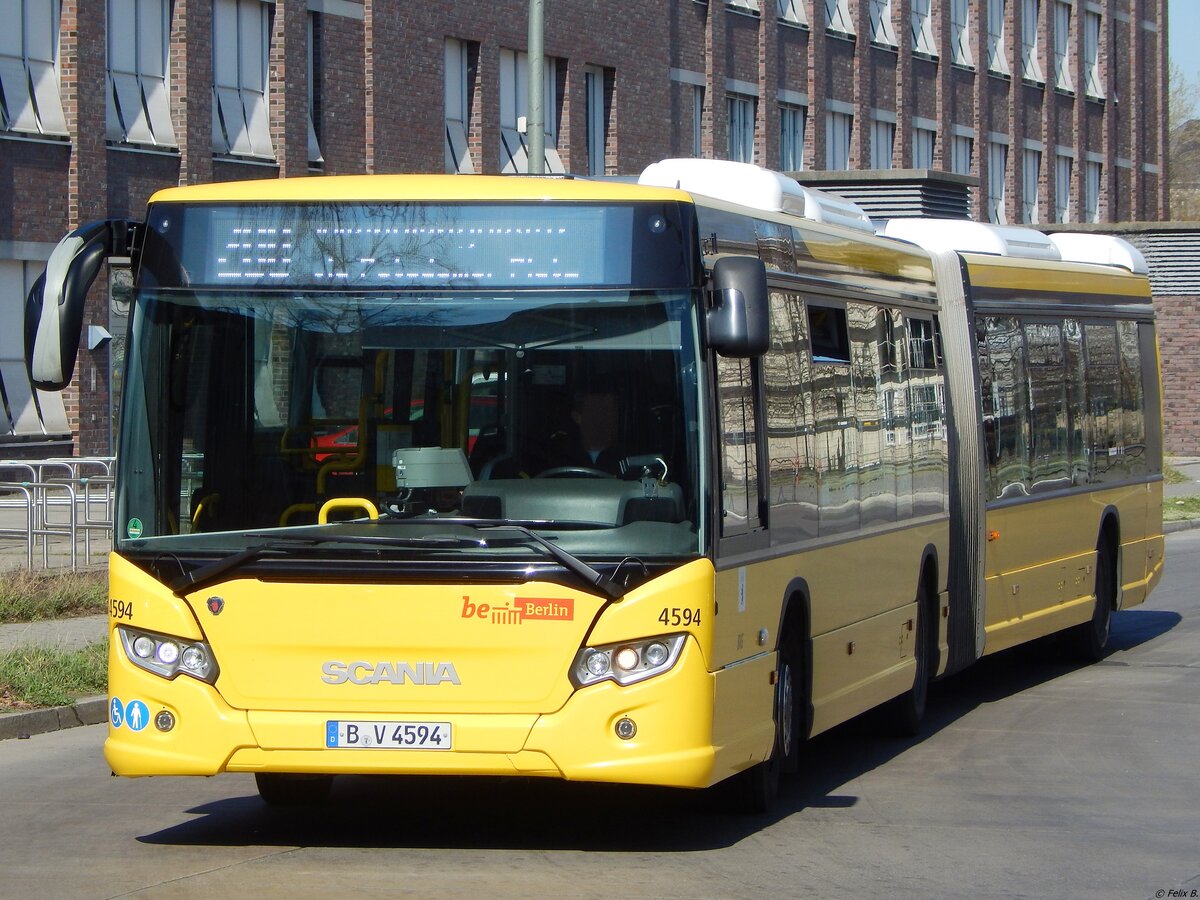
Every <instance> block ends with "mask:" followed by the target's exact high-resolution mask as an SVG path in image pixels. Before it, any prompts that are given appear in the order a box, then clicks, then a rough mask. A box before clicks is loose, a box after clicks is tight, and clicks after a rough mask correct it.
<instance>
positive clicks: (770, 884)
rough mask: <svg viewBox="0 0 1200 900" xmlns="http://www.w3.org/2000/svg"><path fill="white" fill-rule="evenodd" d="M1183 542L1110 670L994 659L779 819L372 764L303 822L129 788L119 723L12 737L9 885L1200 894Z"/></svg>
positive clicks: (1193, 569) (0, 845)
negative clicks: (377, 772)
mask: <svg viewBox="0 0 1200 900" xmlns="http://www.w3.org/2000/svg"><path fill="white" fill-rule="evenodd" d="M1167 546H1168V556H1167V565H1168V573H1167V576H1166V578H1165V580H1164V584H1163V586H1162V587H1161V588H1160V589H1159V590H1158V592H1157V593H1156V594H1155V595H1154V597H1153V598H1152V600H1151V602H1150V603H1149V604H1147V605H1146V606H1144V607H1140V608H1138V609H1135V610H1130V611H1127V612H1124V613H1120V614H1118V615H1117V616H1116V617H1115V619H1114V623H1113V643H1114V650H1113V652H1112V653H1111V654H1110V656H1109V657H1108V658H1107V659H1106V660H1105V661H1104V662H1102V663H1100V664H1098V665H1094V666H1089V667H1082V668H1081V667H1078V666H1074V665H1067V664H1064V663H1062V662H1059V661H1058V659H1057V656H1056V654H1055V652H1054V650H1055V648H1054V647H1053V646H1050V645H1041V646H1035V647H1031V648H1019V649H1018V650H1016V651H1013V652H1010V653H1006V654H1001V655H1000V656H998V657H994V658H989V659H987V660H985V661H984V662H983V663H981V664H979V665H978V666H976V667H974V668H973V669H971V670H970V671H968V672H966V673H963V674H962V675H959V676H956V677H954V678H951V679H948V680H947V681H945V682H943V683H941V684H939V685H936V686H935V688H934V690H933V695H932V702H931V709H930V717H929V720H928V722H927V726H926V728H925V729H924V731H923V733H922V735H921V737H920V738H918V739H916V740H904V741H901V740H894V739H880V738H877V737H876V736H875V734H874V730H873V727H872V723H871V722H870V721H869V720H862V721H858V722H853V723H850V724H849V725H848V726H845V727H843V728H841V729H838V730H837V731H836V732H834V733H831V734H829V735H825V736H823V737H821V738H818V739H817V740H815V741H813V742H812V744H811V745H810V746H809V747H808V748H807V750H806V755H805V764H804V768H805V774H804V776H803V778H802V779H800V780H797V781H794V782H792V783H790V785H787V786H785V791H784V796H783V798H782V802H781V803H780V804H779V808H778V809H777V810H776V812H775V813H774V814H772V815H770V816H764V817H739V816H732V815H725V814H722V813H720V812H718V811H715V810H714V809H712V808H711V804H709V803H708V802H706V800H705V799H704V798H703V797H702V796H699V795H696V794H686V793H674V792H664V791H656V790H637V789H614V788H603V787H596V786H586V785H585V786H578V785H563V784H557V783H532V784H530V783H524V782H499V781H466V780H421V781H403V780H395V779H367V778H347V779H342V780H341V781H339V783H338V784H337V785H336V786H335V788H334V795H333V799H332V803H331V805H330V806H329V807H327V808H326V809H324V810H321V811H313V812H301V813H295V812H291V813H279V812H276V811H273V810H269V809H268V808H266V807H265V806H264V805H263V804H262V803H261V802H260V801H259V799H258V797H257V794H256V792H255V789H254V782H253V780H252V779H251V778H249V777H244V776H221V777H218V778H214V779H185V778H168V779H141V780H131V779H118V778H111V777H109V774H108V771H107V769H106V768H105V766H104V760H103V757H102V756H101V753H100V744H101V741H102V740H103V737H104V727H103V726H89V727H83V728H75V729H70V730H67V731H61V732H57V733H52V734H45V735H39V736H35V737H34V738H33V739H31V740H26V741H17V740H10V741H4V742H2V743H0V896H3V897H10V896H11V897H22V898H25V897H55V898H58V897H124V896H154V897H160V896H168V895H169V896H171V897H173V898H188V897H205V898H210V897H221V896H225V897H240V896H262V897H280V896H287V897H290V898H298V897H310V896H311V897H317V896H320V897H329V896H347V897H350V896H366V897H373V896H378V897H397V896H421V897H459V896H468V895H473V896H476V897H479V896H487V897H489V898H504V897H520V898H533V897H556V898H557V897H560V896H569V897H598V898H599V897H603V898H606V900H611V898H614V897H617V898H629V897H634V898H640V897H686V898H694V897H714V898H725V897H761V896H766V895H771V894H774V895H778V896H785V897H794V896H813V897H889V898H890V897H922V898H924V897H971V898H976V897H1004V898H1009V897H1037V898H1046V897H1048V898H1057V897H1086V898H1094V897H1121V898H1128V897H1133V898H1143V897H1145V898H1149V897H1155V898H1161V897H1170V896H1182V897H1191V896H1200V598H1198V597H1197V594H1196V591H1195V588H1194V586H1195V585H1196V584H1198V583H1200V531H1188V532H1183V533H1180V534H1176V535H1172V536H1171V537H1169V538H1168V545H1167ZM1172 891H1182V893H1176V894H1172V893H1171V892H1172ZM1193 891H1196V893H1195V894H1194V895H1193V893H1192V892H1193Z"/></svg>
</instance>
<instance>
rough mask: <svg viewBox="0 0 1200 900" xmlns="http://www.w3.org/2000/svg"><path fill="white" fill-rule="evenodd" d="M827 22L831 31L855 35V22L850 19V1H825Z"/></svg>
mask: <svg viewBox="0 0 1200 900" xmlns="http://www.w3.org/2000/svg"><path fill="white" fill-rule="evenodd" d="M825 21H826V23H827V24H828V28H829V30H830V31H837V32H840V33H841V34H854V20H853V19H851V18H850V0H825Z"/></svg>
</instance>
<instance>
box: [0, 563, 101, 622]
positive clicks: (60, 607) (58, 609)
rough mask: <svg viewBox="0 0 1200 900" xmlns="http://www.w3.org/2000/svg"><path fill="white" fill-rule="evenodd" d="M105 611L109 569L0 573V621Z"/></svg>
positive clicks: (34, 619)
mask: <svg viewBox="0 0 1200 900" xmlns="http://www.w3.org/2000/svg"><path fill="white" fill-rule="evenodd" d="M107 611H108V572H107V571H98V572H63V573H61V574H47V573H45V572H30V571H27V570H26V569H15V570H13V571H11V572H4V573H2V574H0V623H3V622H36V621H37V620H38V619H66V618H71V617H73V616H90V615H96V614H98V613H104V612H107Z"/></svg>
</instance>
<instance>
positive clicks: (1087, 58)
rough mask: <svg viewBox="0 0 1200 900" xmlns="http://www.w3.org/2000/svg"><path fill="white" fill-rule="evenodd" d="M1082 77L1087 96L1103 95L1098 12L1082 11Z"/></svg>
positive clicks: (1099, 96) (1098, 96)
mask: <svg viewBox="0 0 1200 900" xmlns="http://www.w3.org/2000/svg"><path fill="white" fill-rule="evenodd" d="M1083 78H1084V82H1085V84H1084V90H1085V91H1086V93H1087V95H1088V96H1089V97H1097V98H1102V97H1104V80H1103V79H1102V78H1101V76H1100V13H1095V12H1091V11H1090V10H1085V11H1084V13H1083Z"/></svg>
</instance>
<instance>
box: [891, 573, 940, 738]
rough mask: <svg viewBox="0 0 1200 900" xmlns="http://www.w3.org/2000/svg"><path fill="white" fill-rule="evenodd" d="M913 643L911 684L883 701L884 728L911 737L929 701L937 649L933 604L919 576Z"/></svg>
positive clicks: (935, 613)
mask: <svg viewBox="0 0 1200 900" xmlns="http://www.w3.org/2000/svg"><path fill="white" fill-rule="evenodd" d="M916 631H917V645H916V647H915V648H914V649H913V658H914V660H915V661H916V663H917V671H916V673H915V674H914V675H913V683H912V687H911V688H909V689H908V690H907V691H905V692H904V693H903V694H901V695H900V696H899V697H897V698H895V699H894V700H892V701H891V702H889V703H888V704H887V706H886V707H885V708H884V709H885V717H886V721H887V729H888V731H889V732H891V733H893V734H895V735H897V736H898V737H915V736H916V735H918V734H920V732H921V720H922V719H924V718H925V706H926V704H927V703H928V702H929V682H930V679H932V678H933V672H934V662H933V660H934V655H935V654H936V653H937V608H936V606H935V604H934V601H933V597H932V596H931V595H930V593H929V588H928V587H927V586H926V585H925V581H924V579H922V580H921V587H920V590H919V591H918V593H917V622H916Z"/></svg>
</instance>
